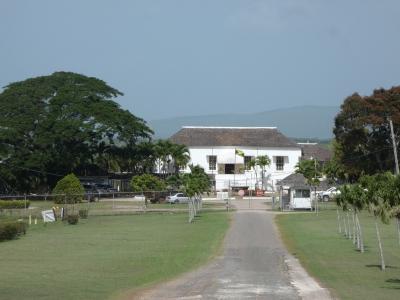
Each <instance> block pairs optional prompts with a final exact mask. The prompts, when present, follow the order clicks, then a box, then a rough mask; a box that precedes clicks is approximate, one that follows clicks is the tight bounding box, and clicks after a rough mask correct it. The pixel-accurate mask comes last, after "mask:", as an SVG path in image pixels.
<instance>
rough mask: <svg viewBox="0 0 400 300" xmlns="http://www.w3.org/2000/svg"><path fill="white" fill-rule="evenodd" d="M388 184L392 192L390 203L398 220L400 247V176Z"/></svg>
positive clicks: (393, 177) (392, 178)
mask: <svg viewBox="0 0 400 300" xmlns="http://www.w3.org/2000/svg"><path fill="white" fill-rule="evenodd" d="M387 182H388V183H389V185H390V188H389V189H388V190H389V191H391V195H390V196H389V197H390V198H389V203H390V206H391V207H392V212H393V216H394V217H395V218H396V229H397V235H398V242H399V245H400V175H397V176H391V180H390V179H389V180H388V181H387Z"/></svg>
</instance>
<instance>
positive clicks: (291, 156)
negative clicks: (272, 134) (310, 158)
mask: <svg viewBox="0 0 400 300" xmlns="http://www.w3.org/2000/svg"><path fill="white" fill-rule="evenodd" d="M235 149H240V150H241V151H243V152H244V155H245V156H254V157H256V156H261V155H268V156H269V158H270V159H271V165H270V166H269V167H268V168H267V169H266V177H268V178H269V179H268V184H273V185H275V182H276V180H280V179H283V178H285V177H286V176H288V175H290V174H292V173H293V172H294V170H295V166H296V164H297V163H298V161H299V158H300V157H301V149H300V148H256V147H244V146H236V147H214V148H211V147H189V152H190V157H191V162H190V163H191V164H194V165H200V166H201V167H203V168H204V170H205V171H206V173H208V174H216V176H215V177H216V181H217V189H223V188H227V187H225V185H226V184H227V183H228V182H229V181H230V183H231V184H234V183H233V180H235V181H243V182H245V181H246V180H247V184H248V183H249V182H253V183H252V184H251V185H253V186H254V183H255V174H254V171H253V170H251V171H245V174H236V175H233V174H218V163H219V161H221V159H223V160H224V161H226V160H231V161H232V163H233V162H234V160H235ZM209 155H216V156H217V169H216V170H214V171H213V170H209V165H208V160H207V156H209ZM274 156H287V157H288V161H285V164H284V168H283V170H281V171H279V170H276V165H275V163H274V161H273V157H274ZM236 163H238V164H239V163H242V164H243V157H240V156H238V155H236ZM185 171H186V172H188V171H189V169H188V168H187V169H186V170H185ZM260 171H261V170H260V169H259V170H258V172H257V173H258V177H260ZM258 179H259V180H260V179H261V178H258ZM219 181H220V182H219Z"/></svg>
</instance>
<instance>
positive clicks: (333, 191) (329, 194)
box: [321, 186, 340, 201]
mask: <svg viewBox="0 0 400 300" xmlns="http://www.w3.org/2000/svg"><path fill="white" fill-rule="evenodd" d="M339 194H340V191H339V189H338V188H337V187H334V186H333V187H331V188H329V189H327V190H326V191H324V192H322V193H321V198H322V200H323V201H329V200H331V199H333V198H334V197H335V196H336V195H339Z"/></svg>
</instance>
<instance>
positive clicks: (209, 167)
mask: <svg viewBox="0 0 400 300" xmlns="http://www.w3.org/2000/svg"><path fill="white" fill-rule="evenodd" d="M170 140H171V141H172V142H174V143H177V144H183V145H186V146H187V147H188V149H189V153H190V157H191V161H190V164H194V165H200V166H201V167H203V168H204V170H205V171H206V173H207V174H208V175H209V176H210V178H211V180H212V181H213V182H214V187H215V190H217V191H222V190H230V189H241V188H243V189H246V188H247V189H255V188H259V189H261V188H262V189H264V190H269V191H272V190H275V185H276V182H277V181H278V180H281V179H283V178H285V177H287V176H288V175H290V174H292V173H293V172H294V170H295V166H296V164H297V163H298V161H299V160H300V158H301V155H302V152H301V147H300V146H299V145H297V144H296V143H294V142H293V141H291V140H290V139H288V138H287V137H285V136H284V135H283V134H282V133H281V132H279V131H278V130H277V128H276V127H204V126H201V127H200V126H199V127H197V126H184V127H182V129H181V130H180V131H178V132H177V133H176V134H174V135H173V136H172V137H171V138H170ZM263 155H267V156H268V157H269V158H270V160H271V164H270V165H269V166H268V167H266V168H264V171H263V170H262V168H261V167H260V166H256V167H255V168H250V167H249V166H248V162H249V161H251V160H252V159H255V158H257V157H259V156H263ZM182 171H183V172H189V168H186V169H185V170H182Z"/></svg>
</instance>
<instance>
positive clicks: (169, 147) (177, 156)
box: [154, 140, 190, 178]
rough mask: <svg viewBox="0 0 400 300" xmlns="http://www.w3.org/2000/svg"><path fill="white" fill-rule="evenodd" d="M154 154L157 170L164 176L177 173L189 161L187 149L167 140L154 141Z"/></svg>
mask: <svg viewBox="0 0 400 300" xmlns="http://www.w3.org/2000/svg"><path fill="white" fill-rule="evenodd" d="M154 156H155V161H156V164H157V167H158V170H159V171H160V172H161V173H162V174H163V177H164V178H166V177H168V176H170V175H172V174H178V173H179V170H181V169H183V168H185V167H186V166H187V164H188V163H189V161H190V156H189V149H188V148H187V147H186V146H185V145H180V144H174V143H172V142H170V141H169V140H158V141H156V142H155V143H154Z"/></svg>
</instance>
